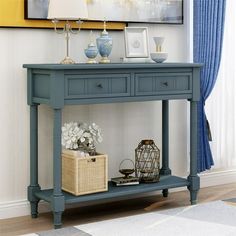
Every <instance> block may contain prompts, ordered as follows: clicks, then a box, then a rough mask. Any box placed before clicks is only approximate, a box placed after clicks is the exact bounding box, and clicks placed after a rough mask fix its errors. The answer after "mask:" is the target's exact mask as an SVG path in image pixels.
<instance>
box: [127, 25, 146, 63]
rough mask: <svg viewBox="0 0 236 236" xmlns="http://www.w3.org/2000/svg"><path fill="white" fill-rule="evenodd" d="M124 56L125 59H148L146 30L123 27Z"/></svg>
mask: <svg viewBox="0 0 236 236" xmlns="http://www.w3.org/2000/svg"><path fill="white" fill-rule="evenodd" d="M125 55H126V57H127V58H148V57H149V45H148V28H147V27H125Z"/></svg>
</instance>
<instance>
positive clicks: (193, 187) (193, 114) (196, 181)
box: [188, 101, 200, 205]
mask: <svg viewBox="0 0 236 236" xmlns="http://www.w3.org/2000/svg"><path fill="white" fill-rule="evenodd" d="M190 106H191V107H190V174H189V176H188V181H189V182H190V185H189V186H188V189H189V191H190V201H191V204H192V205H194V204H196V203H197V193H198V190H199V188H200V178H199V176H198V175H197V102H195V101H191V105H190Z"/></svg>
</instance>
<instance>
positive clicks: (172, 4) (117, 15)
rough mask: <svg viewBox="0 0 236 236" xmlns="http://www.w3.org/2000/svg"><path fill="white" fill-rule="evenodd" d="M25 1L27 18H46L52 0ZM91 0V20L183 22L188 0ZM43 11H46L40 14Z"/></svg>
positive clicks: (89, 4)
mask: <svg viewBox="0 0 236 236" xmlns="http://www.w3.org/2000/svg"><path fill="white" fill-rule="evenodd" d="M24 1H25V19H28V20H36V19H41V20H45V19H46V15H47V6H48V1H49V0H24ZM122 2H123V3H122ZM134 3H135V4H134ZM87 4H88V11H89V18H90V20H91V21H102V20H104V18H105V19H106V20H107V21H108V22H123V23H126V24H128V23H156V24H183V20H184V16H183V12H184V0H149V4H146V1H144V0H129V1H127V0H119V1H118V0H109V1H108V0H107V2H106V4H104V0H96V1H94V0H89V1H88V3H87ZM34 8H37V10H35V9H34ZM112 9H116V11H115V12H114V11H113V10H112ZM40 12H41V13H40ZM39 14H42V15H41V16H39ZM90 20H89V21H90Z"/></svg>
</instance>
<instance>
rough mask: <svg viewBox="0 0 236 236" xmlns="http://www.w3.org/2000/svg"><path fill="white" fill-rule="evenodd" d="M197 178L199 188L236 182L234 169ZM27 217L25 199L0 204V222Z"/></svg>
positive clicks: (45, 206) (42, 204)
mask: <svg viewBox="0 0 236 236" xmlns="http://www.w3.org/2000/svg"><path fill="white" fill-rule="evenodd" d="M199 176H200V179H201V188H205V187H210V186H217V185H222V184H230V183H233V182H236V169H234V170H222V171H214V172H213V171H212V172H209V173H203V174H200V175H199ZM185 189H186V188H185V187H181V188H175V189H172V191H171V192H177V191H183V190H185ZM48 211H50V207H49V205H48V204H47V203H46V202H40V204H39V212H40V213H43V212H48ZM27 215H30V204H29V202H28V201H27V200H26V199H23V200H16V201H9V202H2V203H0V220H1V219H7V218H12V217H19V216H27Z"/></svg>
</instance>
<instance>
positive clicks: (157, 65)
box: [23, 62, 203, 70]
mask: <svg viewBox="0 0 236 236" xmlns="http://www.w3.org/2000/svg"><path fill="white" fill-rule="evenodd" d="M202 66H203V64H201V63H190V62H189V63H182V62H181V63H109V64H87V63H78V64H70V65H64V64H24V65H23V67H24V68H29V69H48V70H72V69H75V70H76V69H119V68H120V69H125V68H127V69H137V68H143V69H144V68H153V69H154V68H182V67H185V68H186V67H190V68H193V67H202Z"/></svg>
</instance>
